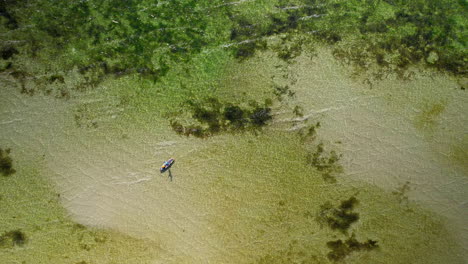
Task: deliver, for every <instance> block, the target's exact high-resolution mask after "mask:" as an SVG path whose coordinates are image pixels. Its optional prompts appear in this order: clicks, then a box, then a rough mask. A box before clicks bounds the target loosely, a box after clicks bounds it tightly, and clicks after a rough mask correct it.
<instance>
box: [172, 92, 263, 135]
mask: <svg viewBox="0 0 468 264" xmlns="http://www.w3.org/2000/svg"><path fill="white" fill-rule="evenodd" d="M185 105H186V106H187V107H188V109H189V111H190V114H191V117H192V119H193V120H194V121H196V122H197V123H198V124H187V125H183V124H181V121H178V120H175V119H173V120H171V121H170V124H171V127H172V129H173V130H174V131H175V132H176V133H177V134H179V135H185V136H190V135H192V136H195V137H199V138H205V137H208V136H212V135H215V134H217V133H220V132H223V131H225V132H235V131H244V130H246V129H250V130H252V129H254V130H255V129H259V128H261V127H262V126H265V125H266V124H267V122H268V121H269V120H271V119H272V115H271V108H270V107H268V102H265V103H264V104H259V103H258V102H255V101H251V102H250V103H249V105H248V106H247V107H245V106H240V105H235V104H233V103H228V102H227V103H223V102H220V101H219V100H218V99H216V98H214V97H209V98H206V99H204V100H188V101H187V102H186V103H185Z"/></svg>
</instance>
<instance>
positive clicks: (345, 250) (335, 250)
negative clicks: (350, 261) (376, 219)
mask: <svg viewBox="0 0 468 264" xmlns="http://www.w3.org/2000/svg"><path fill="white" fill-rule="evenodd" d="M327 247H328V248H330V249H331V250H332V251H330V252H329V253H328V254H327V257H328V259H330V260H332V261H340V260H342V259H344V258H346V257H347V256H348V255H350V254H351V253H353V252H355V251H370V250H374V249H377V248H378V247H379V245H377V241H376V240H372V239H368V240H367V241H366V242H359V241H358V240H357V239H356V238H355V236H354V234H352V235H351V237H349V238H348V239H346V240H344V241H343V240H341V239H338V240H334V241H329V242H327Z"/></svg>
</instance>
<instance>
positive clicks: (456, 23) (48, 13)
mask: <svg viewBox="0 0 468 264" xmlns="http://www.w3.org/2000/svg"><path fill="white" fill-rule="evenodd" d="M467 11H468V7H467V5H466V3H465V2H463V1H457V0H439V1H436V0H415V1H401V0H352V1H344V0H333V1H332V0H329V1H316V0H291V1H286V0H278V1H271V2H268V3H267V2H264V1H253V2H252V3H249V2H246V3H242V4H235V3H233V4H228V3H226V2H224V1H220V0H217V1H208V2H205V1H193V0H184V1H177V2H175V1H165V2H161V3H153V1H120V2H115V1H48V0H36V1H25V2H18V1H10V0H4V1H2V2H1V3H0V18H1V34H2V42H1V45H0V46H1V47H0V51H1V57H2V65H0V66H1V67H2V71H6V72H9V73H10V75H12V76H13V77H15V78H16V79H17V80H18V82H19V83H20V85H21V86H22V91H23V92H24V93H33V92H34V91H31V90H29V89H27V87H26V86H27V85H25V82H27V81H34V82H35V83H36V84H37V85H39V86H41V85H42V86H50V84H56V86H57V89H58V90H59V93H58V95H59V96H62V97H67V91H65V90H66V89H65V88H63V87H62V86H63V85H60V84H63V83H64V82H65V79H66V78H67V77H68V76H67V72H70V71H76V72H77V74H79V75H80V76H81V77H82V78H81V80H80V82H79V83H76V84H74V85H75V87H74V88H75V89H77V90H81V89H86V88H89V87H93V86H95V85H98V84H99V83H100V82H102V80H103V78H105V77H106V76H115V77H118V76H124V75H129V74H137V75H138V76H140V77H142V78H148V79H151V80H153V81H158V80H160V79H161V78H163V77H164V76H166V75H167V74H168V72H169V71H171V70H172V68H174V66H175V65H176V64H178V65H184V66H183V67H184V68H185V69H186V70H187V71H188V73H189V74H190V69H189V68H190V63H191V60H192V58H193V57H194V56H196V55H197V54H200V53H203V52H206V51H207V50H210V49H217V48H219V47H223V48H224V49H225V50H226V51H227V52H228V53H230V54H231V55H232V56H234V57H235V58H238V59H240V60H244V59H248V58H249V57H252V56H253V55H254V54H255V53H256V51H257V50H266V49H269V50H273V51H274V52H275V53H276V54H277V56H278V57H279V58H280V59H282V60H285V61H289V62H291V61H293V60H294V58H296V57H297V56H298V55H300V54H301V52H302V50H303V49H304V48H309V49H313V47H314V45H317V43H322V44H326V45H329V46H331V47H332V49H333V53H334V55H335V57H337V58H338V59H339V60H340V61H342V62H344V63H349V64H351V65H353V66H354V67H355V68H356V70H357V71H363V70H364V71H368V70H371V69H373V68H375V67H374V66H376V67H377V69H378V70H377V73H376V74H375V75H376V76H377V78H383V76H384V75H385V73H387V74H388V72H397V73H399V74H400V76H404V72H405V70H406V69H408V67H409V66H410V65H414V64H420V63H422V64H423V65H425V66H426V67H433V68H436V69H439V70H442V71H446V72H449V73H451V74H454V75H458V76H466V74H467V72H466V69H467V68H468V67H467V61H466V60H467V51H466V45H467V43H466V42H467V41H468V35H467V30H466V27H467V23H468V22H467V19H466V18H465V17H464V15H463V14H465V13H466V12H467ZM50 58H54V59H53V60H51V59H50ZM27 60H34V61H35V62H37V63H38V64H39V65H40V66H39V69H37V68H34V67H31V65H28V64H27V63H26V62H25V61H27ZM379 76H380V77H379ZM43 89H45V90H46V92H47V93H52V92H53V91H50V90H48V88H43Z"/></svg>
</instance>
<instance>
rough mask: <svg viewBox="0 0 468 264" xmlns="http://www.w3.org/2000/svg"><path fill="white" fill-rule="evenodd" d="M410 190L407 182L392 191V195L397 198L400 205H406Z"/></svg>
mask: <svg viewBox="0 0 468 264" xmlns="http://www.w3.org/2000/svg"><path fill="white" fill-rule="evenodd" d="M410 190H411V187H410V182H409V181H407V182H405V184H403V185H401V186H400V187H398V188H397V189H396V190H395V191H393V192H392V194H393V195H395V196H396V197H397V199H398V201H399V202H400V203H408V192H409V191H410Z"/></svg>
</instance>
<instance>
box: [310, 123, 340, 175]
mask: <svg viewBox="0 0 468 264" xmlns="http://www.w3.org/2000/svg"><path fill="white" fill-rule="evenodd" d="M317 127H320V123H317V125H315V126H312V127H310V128H309V131H308V132H307V134H306V136H309V137H310V136H312V137H313V136H314V135H315V133H316V128H317ZM341 157H342V154H337V153H336V151H334V150H332V151H330V152H329V153H328V154H327V153H326V152H325V147H324V144H323V142H321V143H319V144H318V145H317V146H316V150H315V151H314V152H312V153H309V154H308V155H307V157H306V161H307V164H309V165H311V166H312V167H314V168H315V169H317V170H318V171H319V172H320V173H321V174H322V177H323V179H324V180H325V181H329V182H336V178H335V176H334V174H336V173H340V172H342V171H343V167H342V166H341V165H340V164H339V163H338V162H339V160H340V159H341Z"/></svg>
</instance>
